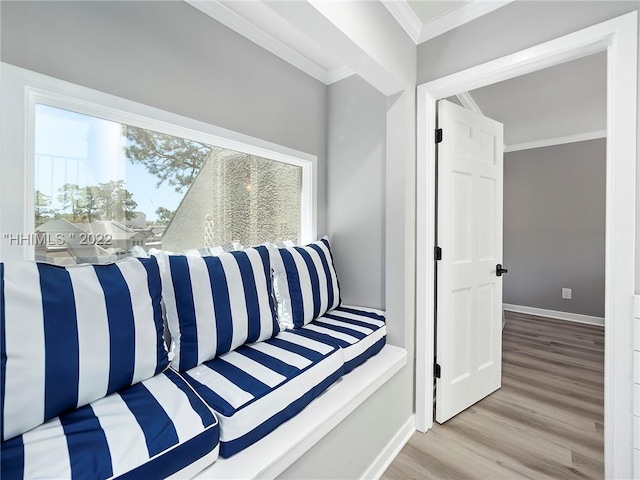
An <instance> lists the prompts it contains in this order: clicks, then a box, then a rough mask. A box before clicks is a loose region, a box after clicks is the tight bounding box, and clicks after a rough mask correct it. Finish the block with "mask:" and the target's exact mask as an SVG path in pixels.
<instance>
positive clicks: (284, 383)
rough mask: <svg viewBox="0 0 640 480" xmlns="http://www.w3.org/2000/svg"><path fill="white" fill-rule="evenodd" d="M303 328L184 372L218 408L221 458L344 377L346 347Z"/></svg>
mask: <svg viewBox="0 0 640 480" xmlns="http://www.w3.org/2000/svg"><path fill="white" fill-rule="evenodd" d="M298 332H299V331H298V330H290V331H287V332H281V333H280V334H278V336H276V337H275V338H272V339H269V340H266V341H264V342H260V343H254V344H252V345H245V346H243V347H241V348H239V349H238V350H236V351H234V352H230V353H227V354H225V355H222V356H220V357H218V358H216V359H214V360H211V361H209V362H205V363H203V364H202V365H199V366H197V367H196V368H193V369H191V370H189V371H188V372H185V373H183V374H182V375H183V376H184V378H185V379H186V380H187V381H188V382H189V383H190V384H191V385H192V386H193V387H194V389H195V390H196V391H197V392H198V393H199V394H200V396H201V397H202V398H203V399H204V401H205V402H207V403H208V404H209V405H210V406H211V407H212V408H213V409H214V410H215V412H216V416H217V417H218V420H219V421H220V456H221V457H230V456H231V455H234V454H235V453H237V452H239V451H240V450H243V449H244V448H246V447H248V446H249V445H252V444H253V443H255V442H257V441H259V440H261V439H262V438H264V437H265V435H267V434H268V433H270V432H271V431H273V430H274V429H275V428H276V427H278V425H281V424H282V423H284V422H285V421H287V420H289V419H290V418H292V417H293V416H295V415H296V414H297V413H298V412H300V411H301V410H302V409H303V408H304V407H305V406H307V405H308V404H309V403H311V401H312V400H313V399H314V398H316V397H317V396H318V395H320V394H321V393H322V392H323V391H325V390H326V389H327V388H328V387H329V386H330V385H331V384H333V383H334V382H335V381H336V380H338V379H339V378H340V377H341V376H342V374H343V368H342V366H343V360H342V352H341V351H340V349H339V348H338V347H337V346H335V345H334V344H333V343H332V342H325V341H323V340H314V339H310V338H307V337H305V336H303V335H300V334H299V333H298ZM267 441H268V440H267Z"/></svg>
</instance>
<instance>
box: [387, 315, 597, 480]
mask: <svg viewBox="0 0 640 480" xmlns="http://www.w3.org/2000/svg"><path fill="white" fill-rule="evenodd" d="M505 317H506V320H507V323H506V325H505V328H504V331H503V363H502V370H503V376H502V388H500V389H499V390H498V391H496V392H494V393H493V394H491V395H490V396H488V397H487V398H485V399H483V400H481V401H480V402H478V403H476V404H475V405H473V406H471V407H470V408H468V409H467V410H465V411H464V412H462V413H460V414H458V415H457V416H455V417H454V418H452V419H451V420H449V421H448V422H446V423H444V424H442V425H439V424H437V423H436V424H435V425H434V427H433V429H432V430H430V431H429V432H427V433H426V434H423V433H419V432H416V433H415V434H414V435H413V436H412V437H411V439H410V440H409V442H408V443H407V445H405V447H404V448H403V449H402V451H401V452H400V453H399V454H398V456H397V457H396V458H395V459H394V461H393V462H392V464H391V465H390V466H389V468H388V469H387V470H386V472H385V473H384V474H383V476H382V479H384V480H392V479H456V480H458V479H502V478H504V479H520V478H529V479H540V480H542V479H550V478H554V479H558V478H561V479H578V478H580V479H585V478H586V479H600V478H603V477H604V435H603V422H604V407H603V406H604V376H603V369H604V328H603V327H599V326H595V325H586V324H579V323H571V322H566V321H562V320H555V319H546V318H541V317H533V316H531V315H527V314H520V313H514V312H505Z"/></svg>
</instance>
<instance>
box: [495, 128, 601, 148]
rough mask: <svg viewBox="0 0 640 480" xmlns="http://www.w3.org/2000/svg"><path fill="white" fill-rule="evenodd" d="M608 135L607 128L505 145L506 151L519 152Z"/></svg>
mask: <svg viewBox="0 0 640 480" xmlns="http://www.w3.org/2000/svg"><path fill="white" fill-rule="evenodd" d="M606 137H607V131H606V130H598V131H597V132H588V133H579V134H577V135H568V136H566V137H557V138H548V139H546V140H536V141H535V142H527V143H518V144H516V145H507V146H505V147H504V153H509V152H519V151H521V150H531V149H533V148H542V147H552V146H554V145H564V144H567V143H576V142H585V141H587V140H595V139H597V138H606Z"/></svg>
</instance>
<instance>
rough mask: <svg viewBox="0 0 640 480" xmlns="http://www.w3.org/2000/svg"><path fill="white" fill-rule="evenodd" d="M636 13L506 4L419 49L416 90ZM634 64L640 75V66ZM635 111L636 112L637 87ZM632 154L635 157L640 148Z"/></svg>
mask: <svg viewBox="0 0 640 480" xmlns="http://www.w3.org/2000/svg"><path fill="white" fill-rule="evenodd" d="M639 9H640V2H638V1H637V0H634V1H580V2H579V1H553V2H539V1H518V2H512V3H510V4H508V5H506V6H504V7H502V8H499V9H498V10H496V11H494V12H492V13H490V14H488V15H485V16H483V17H481V18H479V19H477V20H474V21H473V22H470V23H467V24H465V25H463V26H461V27H459V28H456V29H455V30H452V31H450V32H447V33H445V34H443V35H440V36H438V37H436V38H434V39H433V40H430V41H428V42H425V43H423V44H421V45H420V46H419V47H418V74H417V80H418V85H419V84H421V83H424V82H427V81H429V80H434V79H436V78H440V77H442V76H445V75H448V74H451V73H455V72H458V71H460V70H463V69H466V68H469V67H472V66H475V65H478V64H481V63H484V62H486V61H489V60H493V59H496V58H500V57H502V56H504V55H508V54H510V53H515V52H517V51H520V50H523V49H525V48H528V47H531V46H534V45H537V44H539V43H541V42H545V41H548V40H552V39H554V38H557V37H560V36H562V35H566V34H569V33H571V32H574V31H576V30H579V29H581V28H585V27H588V26H590V25H593V24H596V23H599V22H603V21H605V20H609V19H611V18H615V17H617V16H619V15H622V14H625V13H628V12H631V11H634V10H635V11H637V10H639ZM489 32H490V33H489ZM639 43H640V40H639ZM639 51H640V49H639ZM638 65H639V67H638V68H639V70H640V62H639V63H638ZM639 76H640V71H639ZM637 108H638V110H640V84H639V85H638V106H637ZM638 141H639V142H640V139H639V140H638ZM638 152H639V153H638V154H639V155H640V148H638ZM638 163H639V164H640V161H639V162H638ZM637 175H638V181H637V185H638V191H637V194H636V201H637V209H638V210H639V211H640V168H638V169H637ZM636 229H637V230H636V232H637V233H636V239H637V240H636V260H635V261H636V269H635V270H636V274H635V283H636V292H639V291H640V222H637V225H636Z"/></svg>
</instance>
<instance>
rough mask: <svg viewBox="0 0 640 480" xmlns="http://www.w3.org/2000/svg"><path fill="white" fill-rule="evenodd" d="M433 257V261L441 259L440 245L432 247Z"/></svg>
mask: <svg viewBox="0 0 640 480" xmlns="http://www.w3.org/2000/svg"><path fill="white" fill-rule="evenodd" d="M433 259H434V260H435V261H439V260H442V249H441V248H440V247H433Z"/></svg>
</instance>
